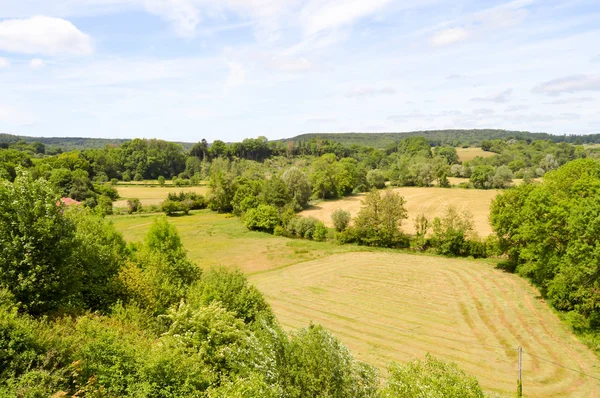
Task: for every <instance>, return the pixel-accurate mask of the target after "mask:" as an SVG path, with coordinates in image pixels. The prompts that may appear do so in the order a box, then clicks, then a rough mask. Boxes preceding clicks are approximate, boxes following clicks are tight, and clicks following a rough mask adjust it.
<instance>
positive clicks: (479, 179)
mask: <svg viewBox="0 0 600 398" xmlns="http://www.w3.org/2000/svg"><path fill="white" fill-rule="evenodd" d="M494 174H495V171H494V168H493V167H492V166H476V167H475V169H474V170H473V173H472V174H471V179H470V181H471V183H473V186H474V187H475V188H477V189H490V188H492V186H493V184H494V182H493V180H494Z"/></svg>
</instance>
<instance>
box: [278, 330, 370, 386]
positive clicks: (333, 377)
mask: <svg viewBox="0 0 600 398" xmlns="http://www.w3.org/2000/svg"><path fill="white" fill-rule="evenodd" d="M286 362H287V364H288V366H287V368H286V369H285V371H284V385H285V391H286V392H287V394H288V396H290V397H293V398H296V397H298V398H300V397H373V396H375V393H376V391H377V386H378V383H379V377H378V373H377V371H376V370H375V369H374V368H372V367H370V366H368V365H366V364H363V363H360V362H358V361H356V360H355V359H354V358H353V357H352V355H351V354H350V352H349V351H348V349H347V348H346V347H345V346H344V345H343V344H342V343H341V342H340V341H339V340H338V339H336V338H335V337H334V336H333V335H331V334H330V333H329V332H327V331H326V330H325V329H323V327H322V326H319V325H310V326H309V327H308V328H306V329H301V330H300V331H298V332H297V333H295V334H294V335H293V336H292V341H291V342H290V344H289V348H288V350H287V353H286Z"/></svg>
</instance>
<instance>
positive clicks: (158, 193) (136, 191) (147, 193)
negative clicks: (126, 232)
mask: <svg viewBox="0 0 600 398" xmlns="http://www.w3.org/2000/svg"><path fill="white" fill-rule="evenodd" d="M117 191H118V192H119V196H120V197H121V198H120V199H119V200H117V201H116V202H114V206H115V207H127V199H133V198H138V199H139V200H140V202H142V206H150V205H159V204H161V202H162V201H163V200H165V199H166V198H167V195H168V194H169V192H182V191H183V192H196V193H198V194H201V195H206V193H207V192H208V187H207V186H198V187H176V186H172V185H171V186H164V187H161V186H156V185H149V184H131V185H117Z"/></svg>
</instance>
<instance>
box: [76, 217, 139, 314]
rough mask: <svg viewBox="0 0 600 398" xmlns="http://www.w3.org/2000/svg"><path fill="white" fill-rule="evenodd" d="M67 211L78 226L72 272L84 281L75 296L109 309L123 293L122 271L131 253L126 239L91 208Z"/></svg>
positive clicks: (92, 307)
mask: <svg viewBox="0 0 600 398" xmlns="http://www.w3.org/2000/svg"><path fill="white" fill-rule="evenodd" d="M65 215H66V217H67V218H68V219H69V220H71V221H72V222H73V224H74V226H75V237H74V238H75V239H74V244H73V252H72V266H71V272H72V273H74V274H76V275H77V278H78V280H79V281H80V283H79V286H78V291H77V293H76V294H75V300H77V301H78V302H80V303H81V304H80V306H81V307H82V308H86V309H90V310H93V311H98V310H99V311H103V312H106V311H108V310H109V308H110V307H111V306H112V305H113V304H115V303H116V302H117V300H119V299H121V298H122V297H123V286H122V285H121V283H120V280H119V279H118V274H119V272H120V270H121V268H122V267H123V266H124V265H125V261H126V259H127V257H128V255H129V253H128V250H127V246H126V243H125V240H124V239H123V236H122V235H121V234H120V233H119V232H117V230H116V229H115V227H114V226H113V225H112V223H109V222H107V221H106V220H104V219H103V218H101V217H98V216H96V215H94V214H93V213H92V212H91V211H90V210H87V209H82V208H75V209H70V210H69V211H67V212H65Z"/></svg>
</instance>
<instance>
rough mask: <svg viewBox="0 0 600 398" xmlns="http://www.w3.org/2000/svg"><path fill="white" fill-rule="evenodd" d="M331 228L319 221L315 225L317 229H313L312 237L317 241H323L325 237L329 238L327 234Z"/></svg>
mask: <svg viewBox="0 0 600 398" xmlns="http://www.w3.org/2000/svg"><path fill="white" fill-rule="evenodd" d="M328 233H329V230H328V229H327V227H326V226H325V224H323V223H322V222H318V223H317V224H316V225H315V230H314V231H313V234H312V238H313V240H315V241H317V242H323V241H324V240H325V238H327V234H328Z"/></svg>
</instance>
